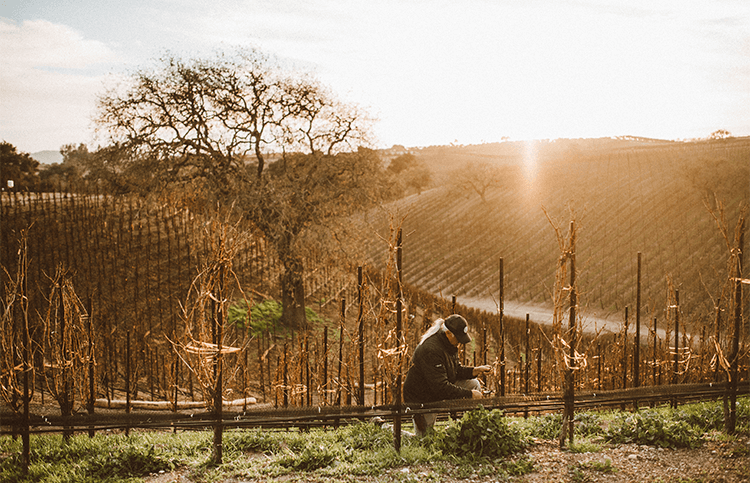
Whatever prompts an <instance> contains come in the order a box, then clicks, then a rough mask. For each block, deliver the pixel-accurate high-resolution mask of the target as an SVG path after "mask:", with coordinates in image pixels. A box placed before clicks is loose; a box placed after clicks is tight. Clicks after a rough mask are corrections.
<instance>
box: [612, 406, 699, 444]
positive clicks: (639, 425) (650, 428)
mask: <svg viewBox="0 0 750 483" xmlns="http://www.w3.org/2000/svg"><path fill="white" fill-rule="evenodd" d="M604 439H605V440H607V441H609V442H612V443H637V444H645V445H651V446H660V447H664V448H695V447H697V446H699V445H700V442H701V433H700V432H699V431H698V430H696V429H695V428H694V427H693V426H691V425H690V424H688V423H686V422H685V421H677V420H674V419H672V416H671V415H665V414H663V413H660V412H659V411H656V410H646V411H641V412H638V413H635V414H627V413H625V414H620V415H617V416H616V417H615V418H614V419H613V420H612V423H611V424H610V426H609V427H608V428H607V430H606V431H605V432H604Z"/></svg>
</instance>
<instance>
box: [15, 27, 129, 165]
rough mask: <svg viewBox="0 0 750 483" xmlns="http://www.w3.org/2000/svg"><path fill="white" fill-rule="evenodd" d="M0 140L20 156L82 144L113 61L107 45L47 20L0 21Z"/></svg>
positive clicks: (113, 55)
mask: <svg viewBox="0 0 750 483" xmlns="http://www.w3.org/2000/svg"><path fill="white" fill-rule="evenodd" d="M0 44H2V45H3V48H2V49H0V65H2V66H3V69H2V70H0V99H2V101H1V102H0V137H2V139H3V140H5V141H8V142H10V143H12V144H14V145H15V146H16V147H18V148H19V150H21V151H28V152H35V151H39V150H45V149H57V148H59V147H60V146H61V145H63V144H67V143H75V142H86V141H87V138H88V137H89V136H90V129H89V121H88V120H89V118H90V114H91V111H92V109H93V106H94V102H95V96H96V93H97V91H98V90H100V89H101V85H102V77H101V76H99V75H95V74H92V73H91V72H90V71H89V70H88V69H89V68H91V67H92V66H93V67H96V66H100V65H102V64H105V63H107V62H109V61H112V60H114V58H115V54H114V52H113V51H112V50H110V49H109V48H108V47H107V46H106V45H105V44H103V43H102V42H98V41H93V40H87V39H85V38H84V37H83V36H82V35H81V34H80V33H79V32H77V31H75V30H73V29H71V28H69V27H67V26H65V25H60V24H54V23H51V22H48V21H45V20H34V21H24V22H23V23H22V24H21V25H17V24H15V23H13V22H11V21H8V20H6V19H0Z"/></svg>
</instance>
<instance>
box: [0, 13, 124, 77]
mask: <svg viewBox="0 0 750 483" xmlns="http://www.w3.org/2000/svg"><path fill="white" fill-rule="evenodd" d="M0 42H1V43H2V45H3V49H2V50H0V62H2V64H3V65H10V66H14V67H16V68H38V67H46V68H65V69H80V68H84V67H86V66H89V65H91V64H98V63H101V62H106V61H109V60H112V59H113V57H114V53H113V52H112V51H111V50H110V49H109V48H108V47H107V46H106V45H105V44H103V43H102V42H99V41H96V40H87V39H85V38H83V36H82V35H81V34H80V33H79V32H77V31H75V30H73V29H71V28H70V27H67V26H65V25H60V24H54V23H52V22H48V21H46V20H26V21H24V22H23V23H22V24H21V25H16V24H14V23H12V22H10V21H8V20H5V19H0Z"/></svg>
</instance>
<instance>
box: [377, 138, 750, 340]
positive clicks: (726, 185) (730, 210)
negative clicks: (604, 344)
mask: <svg viewBox="0 0 750 483" xmlns="http://www.w3.org/2000/svg"><path fill="white" fill-rule="evenodd" d="M413 152H414V153H415V155H417V156H418V157H419V158H420V159H421V160H422V161H423V162H424V163H425V164H426V165H428V166H429V167H430V168H431V169H432V171H433V175H434V178H435V179H436V180H437V183H436V186H435V187H434V188H432V189H430V190H429V191H425V192H423V193H422V194H420V195H416V194H415V195H412V196H410V197H408V198H405V199H402V200H399V201H397V202H394V203H392V204H391V205H389V206H388V207H387V209H386V210H384V211H381V212H378V213H371V214H369V215H368V218H367V219H368V223H369V224H370V230H371V233H372V235H373V236H372V237H371V239H370V240H369V242H368V244H367V245H366V246H367V251H368V257H369V259H370V260H371V261H372V263H374V264H377V263H378V262H380V263H382V259H383V256H384V252H385V251H386V250H387V246H386V244H385V243H383V238H385V239H388V230H389V224H388V223H389V220H394V222H395V223H396V224H400V225H401V227H402V229H403V233H404V245H403V246H404V249H403V267H404V272H403V277H404V280H405V281H406V282H408V283H410V284H413V285H414V286H416V287H419V288H421V289H424V290H427V291H429V292H432V293H435V294H442V295H443V296H445V297H449V296H451V295H455V296H457V297H458V298H459V299H463V300H467V299H473V300H475V301H479V302H483V304H484V305H485V306H487V305H494V300H495V299H496V298H497V296H498V291H499V290H498V284H499V269H498V265H499V259H500V258H502V259H503V264H504V274H505V277H504V280H505V301H506V303H508V302H513V303H521V304H529V305H541V306H545V305H549V304H550V301H551V299H552V297H551V292H552V290H553V285H554V277H555V270H556V266H557V263H558V260H559V258H560V256H561V253H560V248H559V246H558V240H557V238H556V230H555V226H556V227H557V228H558V230H559V232H560V234H561V235H563V236H565V234H566V233H567V232H568V227H569V223H570V221H572V220H574V221H575V224H576V227H577V232H578V243H577V248H576V266H577V272H578V278H577V281H578V289H579V292H580V294H581V295H580V303H581V308H582V311H583V313H584V316H586V315H589V316H593V315H595V314H599V315H609V316H612V314H614V316H615V317H620V319H619V320H622V317H623V316H622V315H618V314H622V312H623V311H624V308H625V307H626V306H630V307H635V301H636V276H637V256H638V255H637V254H638V252H641V254H642V255H641V256H642V314H641V316H642V317H645V319H646V320H650V319H651V318H654V317H656V318H658V319H659V320H660V322H659V324H662V323H663V322H661V320H663V318H664V316H665V308H666V304H667V293H668V287H669V286H672V287H673V288H674V289H677V290H679V297H680V299H679V300H680V305H681V312H682V314H683V317H685V319H684V320H686V321H690V322H688V323H690V324H692V325H693V327H692V329H691V330H693V331H696V330H700V327H706V326H710V325H711V324H713V321H714V318H715V315H714V314H715V308H714V306H715V304H718V303H719V299H720V297H721V295H722V289H723V288H724V287H725V285H726V281H727V277H728V275H727V263H728V257H729V249H728V247H727V243H726V240H725V239H724V237H723V236H722V234H721V232H720V231H719V229H718V228H717V223H716V220H715V218H714V217H713V216H712V214H711V211H710V210H709V208H710V209H711V210H713V211H714V213H718V207H719V205H722V206H724V208H725V215H726V222H727V224H728V228H729V231H730V233H731V234H732V235H733V233H734V228H735V224H736V222H737V219H738V215H739V212H740V206H741V204H744V206H747V205H748V202H749V201H750V139H749V138H734V139H729V140H722V141H711V142H709V141H704V142H690V143H677V142H669V141H659V140H649V139H642V138H622V139H601V140H564V141H537V142H532V143H500V144H491V145H481V146H460V147H433V148H425V149H422V150H416V151H413ZM477 164H483V165H485V166H487V165H489V166H494V167H495V168H496V169H497V170H499V172H500V173H501V174H502V176H501V177H500V178H499V180H498V181H497V182H495V183H492V185H491V186H489V188H488V189H487V191H486V193H485V196H484V199H482V197H480V196H479V195H478V194H477V193H475V192H473V191H472V190H469V189H466V187H465V184H463V183H461V182H460V180H461V179H462V178H463V177H465V176H466V171H467V170H471V169H475V168H476V165H477ZM746 226H747V225H746ZM725 296H726V294H725ZM631 313H632V312H631ZM662 327H663V326H662Z"/></svg>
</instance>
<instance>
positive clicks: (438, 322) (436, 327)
mask: <svg viewBox="0 0 750 483" xmlns="http://www.w3.org/2000/svg"><path fill="white" fill-rule="evenodd" d="M440 330H442V331H443V332H445V331H446V328H445V321H444V320H443V319H435V322H433V323H432V325H431V326H430V328H429V329H427V332H425V333H424V335H422V338H421V339H420V340H419V344H417V347H419V346H420V345H422V342H424V341H425V340H427V339H428V338H429V337H432V336H433V335H435V334H437V333H438V331H440Z"/></svg>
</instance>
